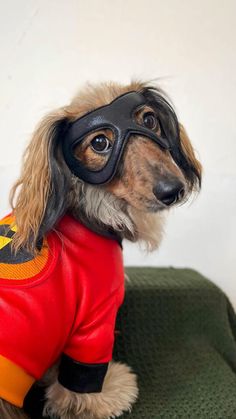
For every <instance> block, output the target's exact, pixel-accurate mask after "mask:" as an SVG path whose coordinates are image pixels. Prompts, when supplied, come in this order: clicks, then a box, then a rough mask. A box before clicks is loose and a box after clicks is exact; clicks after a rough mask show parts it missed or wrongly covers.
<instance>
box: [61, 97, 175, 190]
mask: <svg viewBox="0 0 236 419" xmlns="http://www.w3.org/2000/svg"><path fill="white" fill-rule="evenodd" d="M158 98H159V102H160V103H159V105H158V103H156V102H155V108H156V109H157V111H159V112H158V117H159V113H160V118H159V122H160V125H161V128H162V130H161V131H162V133H161V135H160V136H158V135H157V134H156V133H155V132H154V131H153V130H151V129H148V128H146V127H144V126H143V125H141V124H139V123H138V122H137V121H136V119H135V116H136V113H137V111H138V110H139V109H141V108H142V107H143V106H145V105H149V106H150V105H152V104H151V103H150V101H148V100H147V98H146V97H145V95H144V94H142V93H138V92H129V93H126V94H124V95H122V96H119V97H118V98H117V99H115V100H114V101H113V102H111V103H110V104H108V105H105V106H102V107H100V108H98V109H96V110H94V111H92V112H89V113H87V114H86V115H84V116H82V117H81V118H79V119H77V120H76V121H75V122H73V123H71V124H69V126H68V128H67V130H66V132H65V133H64V138H63V142H62V150H63V155H64V158H65V161H66V164H67V165H68V167H69V168H70V170H71V172H72V173H73V174H74V175H76V176H77V177H79V178H80V179H81V180H83V181H85V182H87V183H90V184H97V185H100V184H104V183H107V182H110V181H111V180H112V178H113V176H114V175H115V173H116V170H117V167H118V164H119V161H120V159H121V156H122V154H123V151H124V148H125V145H126V144H127V142H128V140H129V138H130V136H131V135H133V134H139V135H142V136H145V137H148V138H150V139H151V140H153V141H154V142H155V143H156V144H157V145H158V146H159V147H161V148H163V149H170V151H171V149H172V151H173V146H174V143H173V141H174V142H175V147H176V146H177V144H176V141H177V143H178V137H179V135H178V129H177V119H176V117H175V114H174V111H173V109H172V108H171V107H170V105H169V104H168V103H167V102H166V100H165V99H163V98H162V97H161V96H158ZM102 129H110V130H111V131H112V132H113V135H114V144H113V145H112V149H111V151H110V156H109V159H108V161H107V162H106V164H105V165H104V167H103V168H102V169H100V170H96V171H95V170H91V169H88V168H86V166H85V165H84V164H83V163H82V162H81V161H80V160H79V159H78V158H76V157H75V155H74V149H75V146H77V145H78V144H79V143H81V142H82V141H83V140H84V139H85V137H86V136H87V135H88V134H91V133H96V131H100V130H102ZM173 136H174V137H175V138H173ZM177 149H178V146H177ZM176 151H177V150H176ZM177 154H179V153H177ZM176 157H177V156H176ZM177 160H178V158H177Z"/></svg>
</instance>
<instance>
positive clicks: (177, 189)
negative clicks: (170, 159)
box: [153, 178, 185, 206]
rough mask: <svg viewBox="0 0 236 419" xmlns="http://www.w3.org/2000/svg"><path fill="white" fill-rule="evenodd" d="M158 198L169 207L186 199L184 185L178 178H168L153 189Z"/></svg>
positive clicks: (160, 181)
mask: <svg viewBox="0 0 236 419" xmlns="http://www.w3.org/2000/svg"><path fill="white" fill-rule="evenodd" d="M153 193H154V195H155V196H156V198H157V199H158V200H159V201H161V202H162V203H163V204H165V205H167V206H169V205H171V204H174V203H175V202H177V201H179V200H180V199H182V198H183V197H184V193H185V191H184V185H183V183H182V182H181V181H180V180H179V179H178V178H171V179H170V178H166V179H161V180H159V182H158V184H157V185H156V186H155V187H154V188H153Z"/></svg>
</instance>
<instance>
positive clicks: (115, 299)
mask: <svg viewBox="0 0 236 419" xmlns="http://www.w3.org/2000/svg"><path fill="white" fill-rule="evenodd" d="M123 292H124V291H123V287H120V288H119V289H118V290H116V291H115V292H113V294H112V295H111V296H109V297H107V298H106V299H105V300H103V301H100V304H99V305H98V306H97V307H96V308H94V309H93V310H92V312H91V313H90V314H89V315H87V316H86V319H85V320H84V321H83V322H82V324H81V323H80V322H78V326H77V327H76V328H75V329H74V331H73V333H72V334H71V336H70V339H69V340H68V342H67V345H66V347H65V349H64V355H63V357H62V361H61V367H60V373H59V381H60V383H61V384H62V385H63V386H64V387H66V388H68V389H70V390H72V391H78V392H80V393H88V392H99V391H101V389H102V384H103V380H104V377H105V375H106V371H107V367H108V363H109V361H111V359H112V352H113V346H114V331H115V321H116V315H117V311H118V308H119V305H120V302H121V301H122V299H123Z"/></svg>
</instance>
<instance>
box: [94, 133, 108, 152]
mask: <svg viewBox="0 0 236 419" xmlns="http://www.w3.org/2000/svg"><path fill="white" fill-rule="evenodd" d="M90 146H91V148H92V150H94V151H96V153H107V152H108V151H109V150H110V149H111V143H110V141H109V139H108V138H107V137H106V136H105V135H104V134H99V135H97V136H96V137H94V139H93V140H92V141H91V143H90Z"/></svg>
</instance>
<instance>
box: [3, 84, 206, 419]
mask: <svg viewBox="0 0 236 419" xmlns="http://www.w3.org/2000/svg"><path fill="white" fill-rule="evenodd" d="M129 91H137V92H143V91H150V92H152V91H154V93H155V94H156V93H157V94H159V95H160V96H161V97H165V95H164V93H163V92H162V90H161V89H159V88H156V87H155V88H153V87H151V86H150V87H149V86H148V85H147V84H146V83H141V82H132V83H131V84H130V85H127V86H122V85H119V84H117V83H104V84H100V85H99V86H93V85H88V86H87V87H86V88H85V89H84V90H83V91H81V92H79V94H78V95H77V96H75V98H74V99H73V100H72V101H71V103H70V104H69V105H67V106H65V107H62V108H60V109H58V110H56V111H54V112H52V113H50V114H49V115H47V116H46V117H45V118H43V120H42V121H41V122H40V123H39V125H38V127H37V128H36V130H35V132H34V134H33V137H32V140H31V142H30V144H29V146H28V147H27V149H26V151H25V154H24V160H23V166H22V172H21V175H20V178H19V179H18V180H17V182H16V184H15V185H14V186H13V188H12V191H11V195H10V201H11V205H12V209H13V212H14V215H15V220H16V221H15V222H16V225H17V233H16V234H15V236H14V239H13V247H14V250H15V252H17V251H18V250H19V249H20V248H22V247H24V248H26V249H28V250H29V251H31V252H36V251H37V250H36V244H37V240H38V239H39V238H40V237H41V236H43V235H44V234H46V233H47V232H48V231H50V230H51V229H56V223H57V221H58V219H59V218H60V217H61V216H62V215H63V214H64V213H65V212H67V211H69V212H71V213H72V214H73V215H74V216H75V217H77V218H78V219H80V220H82V221H85V222H87V223H88V222H89V223H91V224H93V225H95V226H96V227H97V229H98V230H99V228H103V227H104V226H105V227H111V228H112V229H113V230H115V231H116V232H117V233H119V234H120V236H121V237H122V238H126V239H128V240H131V241H143V242H144V243H145V244H146V247H147V248H148V249H149V250H153V249H155V248H157V246H158V245H159V243H160V240H161V236H162V229H163V215H162V211H161V210H163V209H167V208H166V207H165V206H164V205H162V204H161V203H160V202H159V203H157V199H156V197H155V196H154V194H153V187H154V184H155V182H157V181H158V179H159V178H161V177H162V176H164V175H168V176H172V177H174V178H178V179H179V180H180V181H181V182H182V183H183V185H184V190H185V193H184V196H182V198H181V199H180V200H179V202H183V201H186V199H187V198H188V196H189V195H190V194H191V193H192V192H194V191H197V190H198V189H199V187H200V183H201V165H200V163H199V161H198V160H197V158H196V157H195V154H194V150H193V148H192V145H191V143H190V140H189V138H188V136H187V134H186V131H185V130H184V127H183V126H182V125H181V124H179V139H180V147H181V158H182V161H183V164H182V166H181V164H178V163H176V161H174V159H173V157H172V155H171V153H170V152H169V151H167V150H163V149H161V148H160V147H158V146H157V145H156V144H155V143H154V142H152V141H151V140H150V139H148V138H144V137H142V136H140V135H139V136H137V135H136V136H134V135H133V136H132V137H131V138H130V140H129V142H128V144H127V146H126V149H125V153H124V157H123V160H122V167H121V168H120V170H119V174H118V175H117V176H115V177H114V179H113V180H112V181H111V182H110V183H108V184H107V185H104V186H93V185H89V184H86V183H84V182H83V181H81V180H80V179H78V178H77V177H75V176H74V175H72V174H71V172H70V171H69V169H68V167H67V165H66V164H65V162H64V160H63V157H62V152H61V149H60V146H59V142H58V137H60V135H62V133H63V124H64V123H65V121H66V122H67V123H68V122H72V121H74V120H76V119H77V118H79V117H81V116H83V115H84V114H86V113H88V112H90V111H92V110H94V109H96V108H98V107H101V106H103V105H106V104H109V103H110V102H111V101H112V100H114V99H115V98H116V97H118V96H120V95H122V94H124V93H126V92H129ZM106 135H107V136H108V137H109V139H110V141H111V142H112V141H113V138H112V133H110V132H108V131H106ZM137 139H138V141H137ZM90 140H91V138H90V137H88V138H87V139H86V140H85V142H84V143H83V145H82V146H79V147H78V148H77V149H76V151H75V153H76V155H77V157H78V159H80V160H81V161H83V163H84V164H86V165H87V166H88V167H89V168H91V169H94V168H98V169H99V167H101V165H103V164H104V161H103V160H102V159H103V158H102V157H101V156H99V155H96V154H94V153H93V152H92V151H91V148H90V147H89V145H90ZM104 159H105V157H104ZM48 385H49V387H48V391H47V402H46V405H45V414H46V413H49V414H50V415H54V414H57V415H58V416H59V417H60V418H61V419H72V418H84V419H85V418H94V419H95V418H100V419H102V418H104V419H106V418H109V417H111V416H112V417H115V416H119V415H120V414H121V413H122V411H125V410H130V408H131V405H132V403H133V402H134V401H135V399H136V397H137V386H136V378H135V376H134V374H133V373H132V372H131V371H130V370H129V368H128V367H126V366H125V365H121V364H112V365H111V366H110V368H109V371H108V374H107V377H106V380H105V383H104V389H103V392H102V393H101V394H100V395H95V396H96V397H95V396H94V395H77V394H76V393H73V392H70V391H68V390H66V389H64V388H62V387H61V386H60V384H59V383H58V382H57V380H56V377H54V378H53V380H51V382H50V383H49V384H48ZM0 417H4V419H7V418H9V419H10V418H12V419H17V418H18V419H20V418H21V419H24V418H26V416H25V414H24V412H23V411H22V410H20V409H17V408H15V407H14V406H11V405H9V404H8V403H6V402H4V401H0Z"/></svg>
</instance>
